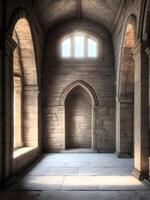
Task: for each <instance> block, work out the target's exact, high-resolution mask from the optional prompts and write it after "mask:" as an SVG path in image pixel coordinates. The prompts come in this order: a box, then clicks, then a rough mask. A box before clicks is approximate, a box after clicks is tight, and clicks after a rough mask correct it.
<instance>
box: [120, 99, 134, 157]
mask: <svg viewBox="0 0 150 200" xmlns="http://www.w3.org/2000/svg"><path fill="white" fill-rule="evenodd" d="M116 108H117V111H116V154H117V156H118V157H119V158H128V157H131V156H132V155H133V100H132V98H129V97H127V96H125V97H121V98H117V100H116Z"/></svg>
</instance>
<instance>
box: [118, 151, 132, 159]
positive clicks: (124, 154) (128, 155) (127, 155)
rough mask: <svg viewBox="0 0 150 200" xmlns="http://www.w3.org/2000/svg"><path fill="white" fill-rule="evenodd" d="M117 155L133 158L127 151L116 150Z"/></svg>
mask: <svg viewBox="0 0 150 200" xmlns="http://www.w3.org/2000/svg"><path fill="white" fill-rule="evenodd" d="M115 155H116V156H117V157H118V158H132V156H131V155H130V154H128V153H125V152H117V151H115Z"/></svg>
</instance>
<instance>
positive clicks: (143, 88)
mask: <svg viewBox="0 0 150 200" xmlns="http://www.w3.org/2000/svg"><path fill="white" fill-rule="evenodd" d="M145 49H146V48H145V44H144V42H143V41H139V42H138V43H137V45H136V47H135V49H134V60H135V73H134V74H135V77H134V85H135V87H134V102H135V103H134V172H133V174H134V175H135V176H136V177H137V178H138V179H141V180H142V179H145V178H148V172H149V161H148V156H149V155H148V139H149V91H148V90H149V66H148V58H147V55H146V53H145Z"/></svg>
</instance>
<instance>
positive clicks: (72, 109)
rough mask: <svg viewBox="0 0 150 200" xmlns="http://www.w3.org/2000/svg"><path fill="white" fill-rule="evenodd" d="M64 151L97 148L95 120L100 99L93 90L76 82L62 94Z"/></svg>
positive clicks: (84, 83)
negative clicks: (67, 149)
mask: <svg viewBox="0 0 150 200" xmlns="http://www.w3.org/2000/svg"><path fill="white" fill-rule="evenodd" d="M60 104H61V107H62V116H63V119H64V120H63V122H62V124H63V134H64V145H63V146H64V149H66V148H92V149H95V148H96V134H95V120H96V106H98V99H97V96H96V94H95V92H94V90H93V88H92V87H91V86H90V85H88V84H87V83H86V82H84V81H75V82H73V83H72V84H70V85H69V86H68V87H67V88H66V89H65V91H64V92H63V94H62V97H61V101H60Z"/></svg>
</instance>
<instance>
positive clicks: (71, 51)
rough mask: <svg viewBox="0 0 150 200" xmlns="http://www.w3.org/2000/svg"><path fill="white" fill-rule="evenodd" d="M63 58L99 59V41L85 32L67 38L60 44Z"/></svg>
mask: <svg viewBox="0 0 150 200" xmlns="http://www.w3.org/2000/svg"><path fill="white" fill-rule="evenodd" d="M60 49H61V57H62V58H80V59H82V58H97V57H98V40H97V39H96V38H95V37H93V36H92V35H89V34H87V33H83V32H75V33H71V34H69V35H67V36H65V37H64V38H63V39H62V40H61V43H60Z"/></svg>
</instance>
